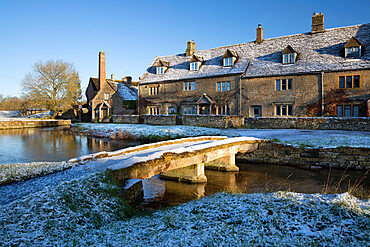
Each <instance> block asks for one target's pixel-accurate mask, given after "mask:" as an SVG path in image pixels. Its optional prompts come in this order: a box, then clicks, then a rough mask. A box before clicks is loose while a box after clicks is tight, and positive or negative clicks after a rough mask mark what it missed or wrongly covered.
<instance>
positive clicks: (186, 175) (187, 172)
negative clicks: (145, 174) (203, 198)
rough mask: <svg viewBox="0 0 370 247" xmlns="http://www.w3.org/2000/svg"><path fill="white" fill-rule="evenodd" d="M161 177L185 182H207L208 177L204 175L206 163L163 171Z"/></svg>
mask: <svg viewBox="0 0 370 247" xmlns="http://www.w3.org/2000/svg"><path fill="white" fill-rule="evenodd" d="M160 178H163V179H168V180H176V181H179V182H185V183H206V182H207V177H206V176H205V175H204V164H203V163H200V164H195V165H190V166H187V167H184V168H179V169H175V170H171V171H167V172H162V173H161V174H160Z"/></svg>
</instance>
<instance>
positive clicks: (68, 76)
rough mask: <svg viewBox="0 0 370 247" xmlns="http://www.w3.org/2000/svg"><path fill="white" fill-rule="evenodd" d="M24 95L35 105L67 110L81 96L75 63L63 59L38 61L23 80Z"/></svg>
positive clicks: (55, 111)
mask: <svg viewBox="0 0 370 247" xmlns="http://www.w3.org/2000/svg"><path fill="white" fill-rule="evenodd" d="M22 86H23V90H22V91H23V94H24V97H26V98H28V99H30V100H32V101H33V103H34V105H35V106H38V107H45V108H46V109H49V110H52V111H54V116H55V115H56V114H57V113H58V111H65V110H67V109H70V108H72V106H73V105H76V104H77V100H78V99H80V98H81V89H80V78H79V75H78V72H76V70H75V68H74V66H73V64H71V63H67V62H64V61H61V60H57V61H54V60H49V61H46V62H45V63H43V62H37V63H35V64H34V65H33V71H32V72H30V73H27V74H26V75H25V77H24V78H23V80H22Z"/></svg>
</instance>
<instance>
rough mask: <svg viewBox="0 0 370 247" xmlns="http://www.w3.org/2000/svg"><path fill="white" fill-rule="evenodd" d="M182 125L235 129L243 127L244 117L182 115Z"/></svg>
mask: <svg viewBox="0 0 370 247" xmlns="http://www.w3.org/2000/svg"><path fill="white" fill-rule="evenodd" d="M182 124H183V125H192V126H202V127H213V128H237V127H242V126H244V117H238V116H204V115H203V116H202V115H184V116H182Z"/></svg>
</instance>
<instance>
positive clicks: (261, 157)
mask: <svg viewBox="0 0 370 247" xmlns="http://www.w3.org/2000/svg"><path fill="white" fill-rule="evenodd" d="M236 158H237V159H238V160H241V161H245V162H249V163H266V164H267V163H268V164H278V165H290V166H298V167H303V168H308V169H310V168H311V169H314V168H320V167H333V168H342V169H344V168H347V167H348V168H349V169H357V170H368V169H370V149H369V148H351V147H338V148H303V147H293V146H289V145H284V144H279V143H273V142H269V143H259V146H258V149H257V150H256V151H254V152H252V153H245V154H238V155H237V156H236Z"/></svg>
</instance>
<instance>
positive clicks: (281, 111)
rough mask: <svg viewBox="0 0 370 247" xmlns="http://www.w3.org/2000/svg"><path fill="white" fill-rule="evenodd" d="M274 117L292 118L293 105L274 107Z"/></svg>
mask: <svg viewBox="0 0 370 247" xmlns="http://www.w3.org/2000/svg"><path fill="white" fill-rule="evenodd" d="M275 115H276V116H293V105H288V104H287V105H285V104H282V105H276V106H275Z"/></svg>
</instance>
